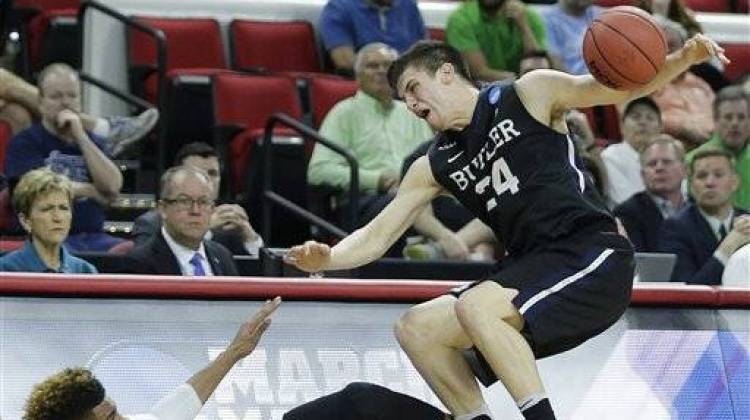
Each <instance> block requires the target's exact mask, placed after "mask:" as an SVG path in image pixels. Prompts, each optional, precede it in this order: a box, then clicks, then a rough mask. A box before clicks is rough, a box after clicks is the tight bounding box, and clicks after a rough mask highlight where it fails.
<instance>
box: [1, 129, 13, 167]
mask: <svg viewBox="0 0 750 420" xmlns="http://www.w3.org/2000/svg"><path fill="white" fill-rule="evenodd" d="M12 136H13V133H12V132H11V131H10V126H9V125H8V123H6V122H5V121H0V173H3V171H4V170H5V150H6V149H7V148H8V144H9V143H10V138H11V137H12Z"/></svg>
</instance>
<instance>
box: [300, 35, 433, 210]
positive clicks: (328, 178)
mask: <svg viewBox="0 0 750 420" xmlns="http://www.w3.org/2000/svg"><path fill="white" fill-rule="evenodd" d="M397 57H398V53H397V52H396V50H394V49H393V48H391V47H389V46H387V45H385V44H381V43H373V44H368V45H366V46H364V47H362V49H361V50H360V51H359V53H358V54H357V57H356V60H355V62H354V72H355V76H356V78H357V82H358V83H359V90H358V91H357V93H356V94H355V95H354V96H353V97H351V98H347V99H344V100H343V101H341V102H339V103H338V104H336V106H334V107H333V108H332V109H331V111H330V112H329V113H328V115H326V117H325V119H324V120H323V124H322V125H321V127H320V134H321V135H322V136H323V137H325V138H327V139H329V140H331V141H333V142H336V143H338V144H339V145H341V147H343V148H344V149H346V150H348V151H349V152H351V153H352V154H353V155H354V157H355V158H356V159H357V161H358V162H359V188H360V192H361V194H362V195H361V196H360V202H359V215H360V220H359V223H360V224H364V223H365V222H367V221H368V220H369V219H370V218H372V217H374V216H375V215H377V213H378V212H379V211H380V210H381V209H382V208H383V207H385V205H386V204H388V202H389V201H390V198H392V196H393V193H394V192H395V190H396V188H397V187H398V183H399V173H400V170H401V164H402V162H403V160H404V158H405V157H406V156H408V155H409V154H410V153H411V152H412V151H413V150H414V149H415V148H416V147H417V146H418V145H419V144H421V143H422V142H423V141H425V140H427V139H429V138H431V137H432V136H433V133H432V130H431V129H430V127H429V126H428V125H427V123H425V121H423V120H421V119H419V118H417V117H416V116H414V114H412V113H411V112H409V110H407V108H406V105H405V104H404V103H403V102H402V101H398V100H394V99H393V92H392V90H391V88H390V86H389V85H388V80H387V77H386V73H387V71H388V67H389V66H390V65H391V63H392V62H393V61H394V60H395V59H396V58H397ZM307 181H308V182H309V183H310V184H312V185H322V186H329V187H334V188H336V189H340V190H341V191H342V192H343V191H346V190H347V188H348V187H349V181H350V176H349V165H348V164H347V163H346V161H345V160H344V159H343V158H342V157H341V156H340V155H338V154H336V153H334V152H332V151H331V150H330V149H328V148H327V147H324V146H321V145H317V146H316V147H315V150H314V151H313V154H312V158H311V159H310V164H309V166H308V168H307ZM340 198H341V199H345V198H346V197H344V195H343V194H342V195H341V197H340ZM345 204H346V205H348V204H349V203H345ZM343 214H346V213H343Z"/></svg>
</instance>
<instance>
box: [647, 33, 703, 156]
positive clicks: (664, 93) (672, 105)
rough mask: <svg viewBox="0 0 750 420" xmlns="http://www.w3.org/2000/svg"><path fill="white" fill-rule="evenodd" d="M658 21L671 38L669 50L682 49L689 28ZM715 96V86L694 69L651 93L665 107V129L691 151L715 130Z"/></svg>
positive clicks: (668, 40) (663, 109)
mask: <svg viewBox="0 0 750 420" xmlns="http://www.w3.org/2000/svg"><path fill="white" fill-rule="evenodd" d="M656 22H657V23H659V26H660V27H661V28H662V30H663V31H664V35H665V36H666V37H667V45H668V48H669V52H670V53H672V52H674V51H677V50H679V49H680V48H682V45H683V44H684V43H685V41H686V40H687V39H688V36H687V32H686V31H685V29H684V28H683V27H682V26H680V25H679V24H678V23H675V22H673V21H671V20H667V19H656ZM714 96H715V94H714V92H713V90H712V89H711V86H709V85H708V83H706V82H705V81H704V80H703V79H701V78H700V77H698V76H696V75H694V74H693V73H691V72H690V71H686V72H684V73H682V74H681V75H679V76H677V77H676V78H675V79H674V80H672V82H671V83H670V84H668V85H667V86H665V87H663V88H661V89H659V90H657V91H656V92H654V93H653V94H651V98H653V100H654V102H656V103H657V105H659V109H661V114H662V121H663V123H664V132H665V133H667V134H670V135H672V136H673V137H676V138H677V139H679V140H681V141H682V142H683V143H685V147H686V148H687V149H688V150H690V149H694V148H695V147H697V146H699V145H701V144H703V143H705V142H706V141H707V140H708V138H709V137H710V135H711V133H712V132H713V130H714V120H713V112H712V108H711V104H712V103H713V101H714Z"/></svg>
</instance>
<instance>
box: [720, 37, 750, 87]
mask: <svg viewBox="0 0 750 420" xmlns="http://www.w3.org/2000/svg"><path fill="white" fill-rule="evenodd" d="M721 46H722V47H724V49H725V50H726V52H725V54H726V56H727V58H729V59H730V60H732V62H731V63H729V65H727V67H726V68H725V69H724V75H725V76H726V77H727V79H729V80H730V81H735V80H737V79H739V78H740V77H742V76H743V75H744V74H745V73H747V72H750V43H749V44H722V45H721Z"/></svg>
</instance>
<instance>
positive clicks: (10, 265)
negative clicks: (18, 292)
mask: <svg viewBox="0 0 750 420" xmlns="http://www.w3.org/2000/svg"><path fill="white" fill-rule="evenodd" d="M13 207H14V208H15V209H16V212H17V213H18V218H19V219H20V222H21V225H22V226H23V228H24V230H26V232H27V234H28V239H27V240H26V242H25V243H24V246H23V248H22V249H20V250H17V251H13V252H11V253H9V254H7V255H5V256H3V257H1V258H0V272H3V271H25V272H32V273H96V269H95V268H94V266H93V265H91V264H89V263H88V262H86V261H84V260H82V259H80V258H77V257H74V256H72V255H70V253H69V252H68V250H66V249H65V246H63V241H65V238H67V236H68V232H69V231H70V221H71V220H72V218H73V214H72V208H73V184H72V183H71V182H70V180H69V179H68V178H67V177H66V176H65V175H60V174H57V173H55V172H53V171H52V170H50V169H49V168H39V169H34V170H32V171H29V172H26V174H24V175H23V176H22V177H21V180H20V181H19V182H18V185H16V188H15V190H14V191H13Z"/></svg>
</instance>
